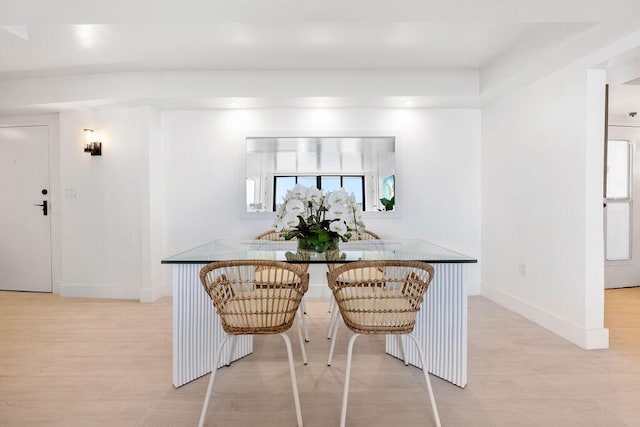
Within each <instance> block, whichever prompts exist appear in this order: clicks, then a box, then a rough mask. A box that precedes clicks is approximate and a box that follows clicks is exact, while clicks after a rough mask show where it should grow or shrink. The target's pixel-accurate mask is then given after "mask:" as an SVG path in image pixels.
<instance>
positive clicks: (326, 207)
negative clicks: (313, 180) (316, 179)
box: [273, 184, 364, 252]
mask: <svg viewBox="0 0 640 427" xmlns="http://www.w3.org/2000/svg"><path fill="white" fill-rule="evenodd" d="M273 227H274V229H275V230H276V231H279V232H280V235H281V236H283V237H284V238H285V239H286V240H291V239H293V238H297V239H298V240H306V241H308V242H309V243H310V245H311V247H312V248H313V249H314V250H316V251H318V252H324V251H326V250H328V249H330V248H331V247H332V245H333V244H334V242H335V241H336V240H337V239H340V240H342V241H343V242H346V241H348V240H350V239H351V238H352V237H356V238H360V235H361V233H362V231H363V230H364V223H363V221H362V210H361V209H360V207H359V206H358V205H357V204H356V200H355V196H354V195H353V193H352V194H351V195H349V194H348V193H347V192H346V190H345V189H344V188H341V189H340V190H338V191H333V192H329V193H326V194H324V193H323V192H322V191H321V190H319V189H317V188H315V187H306V186H304V185H301V184H297V185H295V186H294V187H293V188H292V189H291V190H289V191H287V194H286V196H285V197H284V200H283V202H282V204H281V205H280V207H279V209H278V211H277V212H276V220H275V223H274V224H273ZM353 233H355V234H353Z"/></svg>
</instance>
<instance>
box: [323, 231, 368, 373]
mask: <svg viewBox="0 0 640 427" xmlns="http://www.w3.org/2000/svg"><path fill="white" fill-rule="evenodd" d="M358 237H360V238H359V239H358ZM349 240H350V241H351V240H380V236H378V235H377V234H376V233H374V232H373V231H369V230H364V231H363V232H362V233H361V234H360V235H359V236H358V235H357V234H353V235H352V236H351V239H349ZM340 265H342V264H327V268H328V269H329V272H331V271H332V270H333V269H335V268H337V267H339V266H340ZM335 308H336V300H335V299H333V298H331V301H330V302H329V313H331V319H330V320H329V328H328V330H327V339H331V337H332V336H333V332H334V329H335V328H337V323H338V310H336V309H335ZM332 345H333V344H332ZM329 365H331V363H330V362H329Z"/></svg>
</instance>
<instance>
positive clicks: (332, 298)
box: [327, 295, 336, 313]
mask: <svg viewBox="0 0 640 427" xmlns="http://www.w3.org/2000/svg"><path fill="white" fill-rule="evenodd" d="M334 308H336V299H335V298H334V297H333V295H331V297H330V301H329V310H327V313H333V309H334Z"/></svg>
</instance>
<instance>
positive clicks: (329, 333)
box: [327, 307, 340, 339]
mask: <svg viewBox="0 0 640 427" xmlns="http://www.w3.org/2000/svg"><path fill="white" fill-rule="evenodd" d="M339 314H340V313H339V310H336V309H335V307H334V309H333V311H331V319H330V320H329V330H328V331H327V339H331V336H332V330H333V328H335V326H336V323H337V322H338V316H339Z"/></svg>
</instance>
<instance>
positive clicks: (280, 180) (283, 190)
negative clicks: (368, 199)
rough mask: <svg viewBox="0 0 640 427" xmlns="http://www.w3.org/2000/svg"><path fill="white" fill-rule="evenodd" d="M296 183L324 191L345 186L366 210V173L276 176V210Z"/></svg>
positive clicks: (274, 182) (274, 206)
mask: <svg viewBox="0 0 640 427" xmlns="http://www.w3.org/2000/svg"><path fill="white" fill-rule="evenodd" d="M296 184H302V185H304V186H306V187H317V188H319V189H321V190H322V191H324V192H329V191H336V190H339V189H340V188H342V187H344V188H345V190H347V193H349V194H351V193H353V195H354V196H355V198H356V203H357V204H358V205H360V208H361V209H362V210H364V206H365V204H364V201H365V197H364V194H365V193H364V175H297V176H275V177H274V178H273V210H274V211H276V210H277V209H278V206H279V205H280V203H282V199H284V196H285V195H286V194H287V191H288V190H290V189H291V188H293V186H294V185H296Z"/></svg>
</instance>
